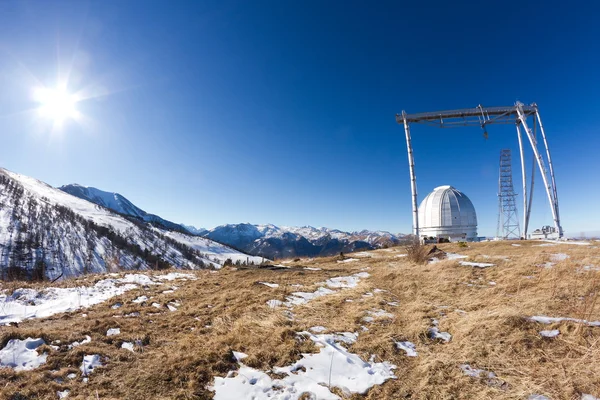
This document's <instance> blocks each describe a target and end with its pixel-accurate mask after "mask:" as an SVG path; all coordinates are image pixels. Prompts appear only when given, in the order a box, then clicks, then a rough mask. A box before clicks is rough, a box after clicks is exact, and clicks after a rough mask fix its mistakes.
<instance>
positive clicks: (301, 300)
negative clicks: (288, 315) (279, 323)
mask: <svg viewBox="0 0 600 400" xmlns="http://www.w3.org/2000/svg"><path fill="white" fill-rule="evenodd" d="M332 293H335V291H334V290H331V289H327V288H324V287H320V288H318V289H317V290H315V291H314V292H294V293H292V295H291V296H288V297H286V302H285V303H284V304H285V305H286V306H287V307H292V306H297V305H301V304H306V303H308V302H309V301H311V300H314V299H317V298H319V297H323V296H327V295H328V294H332Z"/></svg>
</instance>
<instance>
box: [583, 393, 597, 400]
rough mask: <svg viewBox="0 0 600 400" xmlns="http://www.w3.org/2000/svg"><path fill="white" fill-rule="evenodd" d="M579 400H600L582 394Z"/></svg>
mask: <svg viewBox="0 0 600 400" xmlns="http://www.w3.org/2000/svg"><path fill="white" fill-rule="evenodd" d="M581 400H600V399H599V398H598V397H596V396H592V395H591V394H585V393H582V394H581Z"/></svg>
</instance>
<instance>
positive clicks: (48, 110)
mask: <svg viewBox="0 0 600 400" xmlns="http://www.w3.org/2000/svg"><path fill="white" fill-rule="evenodd" d="M33 97H34V99H35V101H37V102H38V103H40V107H39V108H38V111H39V112H40V115H42V116H44V117H47V118H51V119H52V120H54V122H55V123H58V124H61V123H62V122H63V121H65V120H67V119H76V118H77V117H78V115H79V113H78V112H77V109H76V107H75V105H76V104H77V99H76V97H75V96H74V95H73V94H71V93H69V92H68V91H67V90H66V89H64V88H56V89H51V88H46V87H43V88H37V89H35V90H34V94H33Z"/></svg>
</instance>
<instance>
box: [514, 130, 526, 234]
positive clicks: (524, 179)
mask: <svg viewBox="0 0 600 400" xmlns="http://www.w3.org/2000/svg"><path fill="white" fill-rule="evenodd" d="M516 126H517V137H518V138H519V153H520V154H521V178H522V179H523V235H522V236H521V237H522V238H524V239H526V238H527V224H528V222H529V221H528V219H527V214H528V208H527V171H526V170H525V154H524V153H523V138H522V137H521V127H520V126H519V124H516Z"/></svg>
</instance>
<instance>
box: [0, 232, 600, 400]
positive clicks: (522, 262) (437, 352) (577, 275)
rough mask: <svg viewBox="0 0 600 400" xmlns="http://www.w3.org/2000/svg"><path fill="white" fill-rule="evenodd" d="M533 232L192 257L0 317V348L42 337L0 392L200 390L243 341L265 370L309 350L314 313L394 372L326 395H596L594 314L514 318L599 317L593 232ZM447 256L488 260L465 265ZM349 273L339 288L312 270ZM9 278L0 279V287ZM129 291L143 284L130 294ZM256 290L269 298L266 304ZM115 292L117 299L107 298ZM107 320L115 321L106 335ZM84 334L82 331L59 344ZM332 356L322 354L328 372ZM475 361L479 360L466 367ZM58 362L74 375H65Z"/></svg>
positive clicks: (176, 393) (204, 392)
mask: <svg viewBox="0 0 600 400" xmlns="http://www.w3.org/2000/svg"><path fill="white" fill-rule="evenodd" d="M515 244H518V245H515ZM540 244H541V243H540V242H532V241H527V242H489V243H475V244H469V247H468V248H461V247H459V246H458V245H456V244H443V245H439V246H438V247H439V248H441V249H442V250H444V251H446V252H451V253H458V254H461V255H464V256H467V257H468V258H462V259H452V260H441V261H439V262H436V263H431V264H425V265H415V264H412V263H411V262H410V261H408V260H407V258H406V257H403V256H402V255H403V254H404V253H405V249H404V248H401V247H398V248H391V249H385V250H378V251H371V252H361V253H356V254H349V255H347V257H349V259H348V258H347V259H346V260H344V262H340V261H341V260H340V259H339V258H337V257H332V258H322V259H312V260H300V261H297V262H293V261H288V262H284V263H283V264H282V265H283V266H287V267H290V268H275V269H256V268H254V269H235V268H231V267H226V268H224V269H222V270H220V271H193V272H190V273H192V274H194V275H196V277H197V279H196V280H189V279H188V280H176V281H171V282H165V283H164V284H163V285H151V286H146V287H140V288H138V289H134V290H130V291H128V292H126V293H124V294H122V295H120V296H117V297H113V298H112V299H110V300H108V301H106V302H105V303H102V304H98V305H95V306H93V307H90V308H87V309H82V310H80V311H75V312H71V313H64V314H57V315H55V316H52V317H49V318H46V319H43V320H41V319H29V320H26V321H23V322H21V323H19V324H18V326H14V325H13V326H3V327H1V328H0V346H1V347H0V348H2V347H4V346H5V344H6V343H7V342H8V341H9V340H10V339H14V338H20V339H25V338H27V337H33V338H38V337H42V338H44V339H45V341H46V343H48V344H51V343H54V344H55V346H56V348H51V347H50V346H43V347H41V348H39V349H38V350H39V352H40V353H41V352H42V350H43V351H45V352H46V353H47V354H48V357H47V360H46V361H47V362H46V364H43V365H41V366H40V367H39V368H37V369H34V370H31V371H22V372H14V371H13V370H12V369H10V368H0V382H2V384H1V385H0V397H2V398H13V399H34V398H44V399H45V398H47V399H56V398H57V392H58V391H64V390H69V391H70V392H69V397H68V398H75V399H96V398H100V399H151V398H157V399H170V398H176V399H195V398H200V399H204V398H212V397H213V396H214V394H215V393H214V392H213V391H211V390H210V387H211V386H212V385H214V384H215V377H225V376H226V375H227V374H228V372H229V371H236V370H238V368H239V365H238V363H237V362H236V361H235V359H234V356H233V353H232V352H233V351H235V352H243V353H246V354H247V355H248V357H247V358H245V359H243V360H242V362H243V364H244V365H246V366H248V367H251V368H254V369H257V370H261V371H265V372H267V371H268V372H269V375H270V376H271V377H272V378H273V379H275V378H280V377H281V376H280V375H281V374H277V373H275V372H273V371H272V369H273V368H274V367H276V366H279V367H281V366H287V365H290V364H293V363H294V362H296V361H298V360H300V359H301V358H302V354H303V353H315V352H318V351H319V348H318V347H316V346H315V344H314V342H313V341H311V340H304V339H302V338H303V336H302V335H300V336H299V335H298V332H303V331H308V330H309V329H310V328H311V327H315V326H322V327H324V328H326V331H325V332H326V333H334V332H357V333H358V338H357V339H356V341H355V342H354V343H349V344H345V345H344V347H345V348H347V349H348V350H349V351H350V352H351V353H354V354H356V355H358V356H359V357H360V358H361V359H362V360H365V361H366V360H369V359H370V358H371V357H372V355H374V358H373V362H383V361H387V362H389V363H391V364H394V365H395V366H396V368H395V369H394V370H393V372H394V374H395V376H396V378H395V379H388V380H386V381H385V382H384V383H382V384H379V385H375V386H374V387H372V388H371V389H370V390H369V391H368V392H367V393H366V394H365V395H359V394H352V393H348V392H347V391H344V390H342V389H340V388H335V387H333V385H331V384H330V382H331V377H330V378H329V381H330V382H323V384H324V385H326V386H330V388H329V389H330V390H331V392H332V393H335V394H336V395H338V396H340V397H341V398H353V399H361V398H366V399H385V398H390V399H400V398H402V399H404V398H415V399H421V398H423V399H492V398H493V399H526V398H527V397H528V396H530V395H533V394H539V395H545V396H547V397H548V398H551V399H580V398H581V397H582V394H591V395H594V396H599V397H600V363H598V360H599V359H600V326H599V327H596V326H589V324H586V323H585V322H581V321H579V322H578V321H560V322H552V323H550V324H542V323H539V322H534V321H530V320H528V319H527V318H528V317H532V316H549V317H571V318H575V319H580V320H586V321H600V304H598V302H597V299H598V291H599V289H600V272H599V270H600V249H599V248H598V244H599V243H598V242H595V243H592V244H591V245H588V246H583V245H574V244H560V245H549V244H548V245H544V246H540ZM567 256H568V257H567ZM460 261H468V262H484V263H492V264H495V265H494V266H490V267H488V268H478V267H473V266H465V265H461V264H459V262H460ZM306 267H308V268H309V269H306ZM364 272H367V273H368V274H369V276H368V277H367V276H366V274H364ZM186 273H187V271H186ZM360 273H362V274H361V275H360V279H358V278H356V281H357V282H356V283H357V285H356V286H354V287H346V288H344V287H342V288H337V287H335V285H331V284H330V285H329V286H327V285H325V284H324V283H325V282H326V281H327V279H330V278H334V277H341V276H344V277H349V276H353V275H354V276H357V275H355V274H360ZM102 278H104V276H86V277H84V278H80V279H78V280H76V281H75V280H73V281H67V282H64V283H62V284H61V285H62V286H75V285H77V284H79V285H81V284H85V285H91V284H93V282H95V281H97V280H100V279H102ZM260 282H265V283H272V284H278V287H270V286H267V285H264V284H262V283H260ZM329 282H337V281H329ZM16 285H17V284H16V283H10V284H3V285H2V289H4V290H5V291H6V293H12V291H13V290H14V289H15V288H16V287H17V286H16ZM298 285H302V286H298ZM21 286H22V285H21ZM172 286H174V287H175V288H171V287H172ZM272 286H274V285H272ZM350 286H351V285H350ZM30 287H33V286H30ZM320 287H329V288H332V290H331V293H330V292H327V293H326V292H323V295H322V296H321V297H317V298H314V299H312V300H310V301H308V302H307V303H305V304H298V305H293V306H292V305H291V303H292V302H290V296H292V297H293V298H295V299H297V298H298V296H297V295H296V296H295V297H294V295H292V293H294V292H306V293H311V292H315V291H317V289H319V288H320ZM165 291H166V293H164V292H165ZM142 295H144V296H147V297H148V298H149V299H148V300H147V301H145V302H139V303H134V302H132V300H134V299H137V298H139V296H142ZM286 298H287V302H288V303H289V304H290V306H289V307H288V306H286ZM269 300H280V301H282V302H283V304H281V305H280V306H278V307H275V308H271V307H269V306H268V305H267V302H268V301H269ZM117 303H121V304H122V306H120V307H118V308H113V306H115V305H116V304H117ZM152 303H155V304H154V305H152ZM275 303H276V302H275ZM271 304H274V303H273V302H272V303H271ZM169 306H170V309H169ZM172 310H173V311H172ZM1 312H2V308H1V306H0V314H1ZM137 313H139V315H138V314H137ZM365 317H367V318H365ZM434 319H435V320H437V321H436V322H435V321H433V320H434ZM436 323H437V328H438V329H439V331H440V332H448V333H449V334H451V336H452V338H451V340H450V341H448V342H445V341H444V340H442V339H432V338H431V331H430V329H431V328H432V327H435V325H436ZM111 328H120V333H119V334H116V335H112V336H107V331H108V330H109V329H111ZM543 330H548V331H551V330H558V331H559V332H560V333H559V334H558V336H556V337H553V338H547V337H543V336H541V335H540V333H539V332H540V331H543ZM313 331H314V330H313ZM86 335H88V336H90V338H91V341H90V342H89V343H85V344H82V345H80V346H77V347H72V348H70V349H69V346H68V344H70V343H72V342H74V341H81V340H82V339H84V338H85V337H86ZM305 336H306V335H305ZM305 336H304V337H305ZM57 341H60V343H58V342H57ZM401 341H410V342H412V343H413V344H415V348H416V352H417V353H418V355H417V356H416V357H408V356H407V353H406V351H404V350H402V349H399V348H398V347H397V345H396V344H395V343H396V342H401ZM123 342H131V343H133V344H134V351H130V350H127V349H124V348H121V345H122V343H123ZM92 354H98V355H100V358H101V360H102V364H103V366H102V367H98V368H96V369H95V370H94V372H93V373H91V374H90V375H89V376H88V377H87V378H88V382H87V383H85V382H83V378H84V377H83V376H82V372H81V370H80V365H81V363H82V359H83V357H84V355H92ZM332 357H333V356H332ZM332 360H333V358H332ZM467 365H468V367H467ZM461 366H462V367H461ZM342 367H343V366H341V365H339V364H338V365H336V364H335V363H333V364H332V365H330V366H329V368H330V371H331V372H330V376H331V374H335V372H336V368H342ZM477 369H480V370H483V371H485V372H481V373H478V372H477V371H475V372H473V371H474V370H477ZM465 371H466V372H467V373H469V374H470V375H475V376H470V375H469V374H467V373H465ZM490 373H492V374H490ZM69 374H75V375H74V376H73V375H70V376H71V379H69V378H68V376H69ZM234 375H235V374H232V375H230V376H234ZM239 398H242V397H239Z"/></svg>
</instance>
